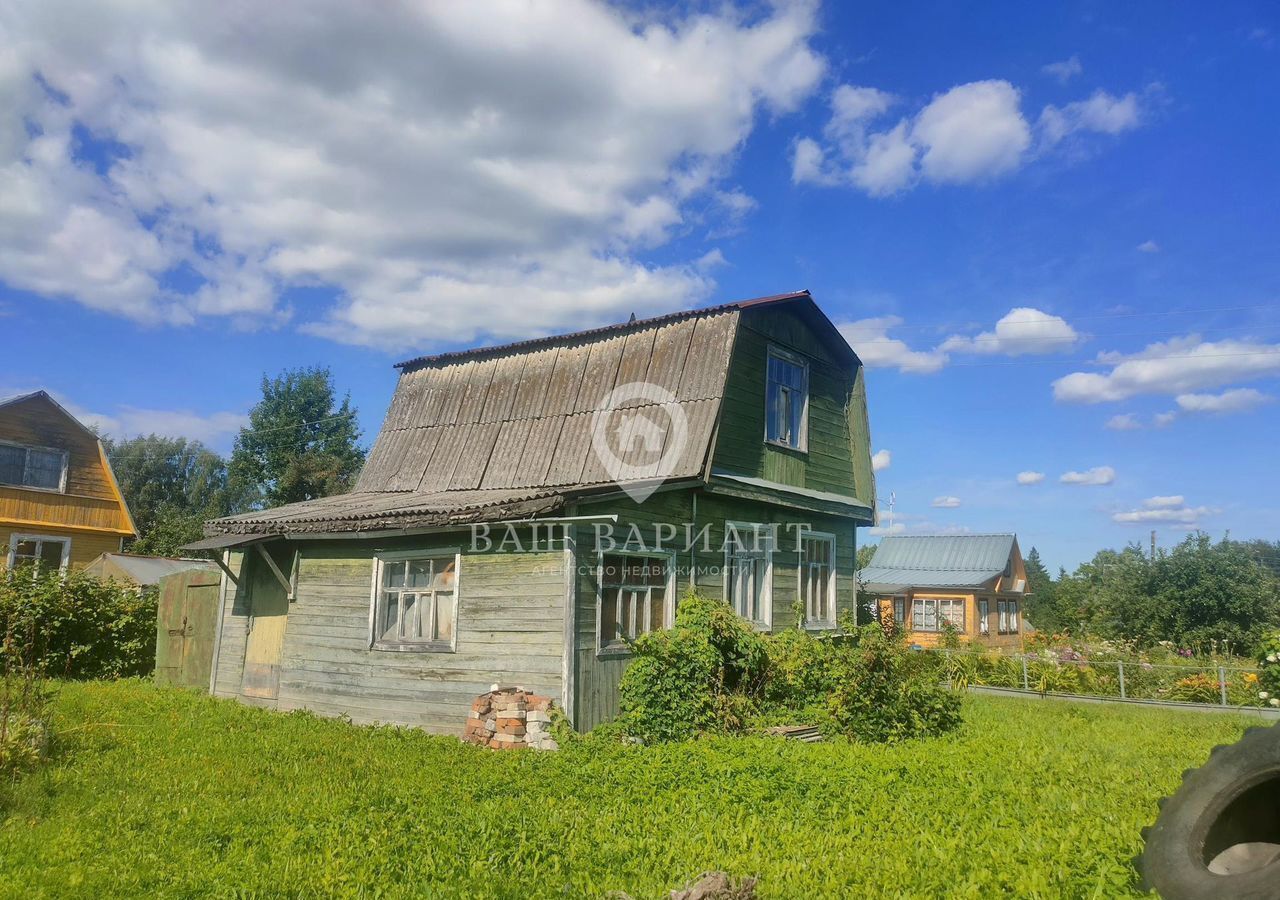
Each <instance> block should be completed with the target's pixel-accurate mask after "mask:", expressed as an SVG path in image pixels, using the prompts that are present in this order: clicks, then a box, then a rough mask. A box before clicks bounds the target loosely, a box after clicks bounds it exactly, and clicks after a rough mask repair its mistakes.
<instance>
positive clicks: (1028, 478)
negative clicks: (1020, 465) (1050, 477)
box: [1018, 472, 1044, 485]
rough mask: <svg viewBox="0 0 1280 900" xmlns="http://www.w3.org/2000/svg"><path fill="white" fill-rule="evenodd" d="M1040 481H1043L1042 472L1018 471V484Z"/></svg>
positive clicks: (1037, 482)
mask: <svg viewBox="0 0 1280 900" xmlns="http://www.w3.org/2000/svg"><path fill="white" fill-rule="evenodd" d="M1042 481H1044V473H1043V472H1019V473H1018V484H1023V485H1030V484H1039V483H1040V482H1042Z"/></svg>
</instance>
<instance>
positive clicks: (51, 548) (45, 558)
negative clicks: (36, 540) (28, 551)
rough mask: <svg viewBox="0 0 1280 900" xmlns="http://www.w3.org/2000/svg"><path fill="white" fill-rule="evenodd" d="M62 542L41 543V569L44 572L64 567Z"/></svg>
mask: <svg viewBox="0 0 1280 900" xmlns="http://www.w3.org/2000/svg"><path fill="white" fill-rule="evenodd" d="M62 549H63V543H62V541H41V542H40V567H41V570H42V571H45V572H47V571H49V570H50V569H51V568H52V569H57V568H61V566H62Z"/></svg>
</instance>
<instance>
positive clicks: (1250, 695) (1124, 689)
mask: <svg viewBox="0 0 1280 900" xmlns="http://www.w3.org/2000/svg"><path fill="white" fill-rule="evenodd" d="M921 652H925V653H930V654H936V655H937V656H939V657H940V658H941V667H942V670H943V671H942V673H941V674H942V677H943V680H945V681H948V682H950V681H952V680H953V679H963V680H965V681H966V682H967V683H968V684H970V685H974V686H978V687H993V688H1012V689H1021V690H1023V691H1035V692H1036V693H1041V694H1056V695H1063V696H1083V697H1091V698H1097V699H1112V700H1141V701H1147V702H1159V703H1183V704H1195V705H1205V704H1212V705H1217V706H1222V707H1226V708H1254V709H1258V708H1265V709H1271V708H1272V706H1271V703H1270V699H1271V698H1270V697H1266V698H1263V697H1260V696H1259V694H1260V693H1261V691H1262V688H1261V687H1260V684H1259V676H1260V674H1261V670H1260V669H1257V668H1255V667H1251V666H1240V665H1228V664H1218V663H1216V662H1212V663H1200V664H1195V663H1186V664H1182V663H1178V664H1175V663H1149V662H1144V661H1135V660H1120V659H1101V660H1100V659H1089V658H1080V659H1072V658H1061V657H1057V656H1046V655H1037V654H1004V653H998V652H993V651H971V650H948V649H942V648H928V649H922V650H921Z"/></svg>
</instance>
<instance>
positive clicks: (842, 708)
mask: <svg viewBox="0 0 1280 900" xmlns="http://www.w3.org/2000/svg"><path fill="white" fill-rule="evenodd" d="M827 708H828V712H829V713H830V726H829V730H833V731H836V732H838V733H840V734H843V735H846V736H847V737H850V738H853V739H855V740H858V741H863V742H866V743H893V742H896V741H902V740H907V739H909V738H917V737H931V736H934V735H938V734H943V733H945V732H948V731H951V730H952V729H954V728H956V727H957V726H959V724H960V721H961V717H960V695H959V694H958V693H953V692H952V691H949V690H947V689H946V688H943V687H941V686H940V685H939V684H938V682H937V679H936V678H935V677H933V676H932V675H931V674H930V671H929V669H928V668H926V667H923V666H921V665H920V662H919V661H918V655H917V654H913V653H912V652H911V651H910V650H908V649H907V647H906V645H905V643H904V642H903V641H902V640H900V639H898V638H895V637H892V636H889V635H886V634H885V633H884V631H883V629H881V628H879V627H877V626H875V625H870V626H866V627H863V628H860V629H859V630H858V634H857V643H856V644H854V645H852V646H851V647H850V649H849V651H848V653H847V655H846V657H845V659H844V666H843V670H842V671H841V673H840V678H839V682H838V684H837V686H836V689H835V691H834V692H832V694H831V696H830V697H829V699H828V701H827Z"/></svg>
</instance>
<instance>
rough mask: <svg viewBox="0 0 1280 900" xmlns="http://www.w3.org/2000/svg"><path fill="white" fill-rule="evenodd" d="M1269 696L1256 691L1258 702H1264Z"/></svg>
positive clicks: (1263, 692) (1264, 692)
mask: <svg viewBox="0 0 1280 900" xmlns="http://www.w3.org/2000/svg"><path fill="white" fill-rule="evenodd" d="M1270 696H1271V695H1270V694H1269V693H1267V692H1266V691H1258V699H1259V700H1266V699H1267V698H1268V697H1270Z"/></svg>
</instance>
